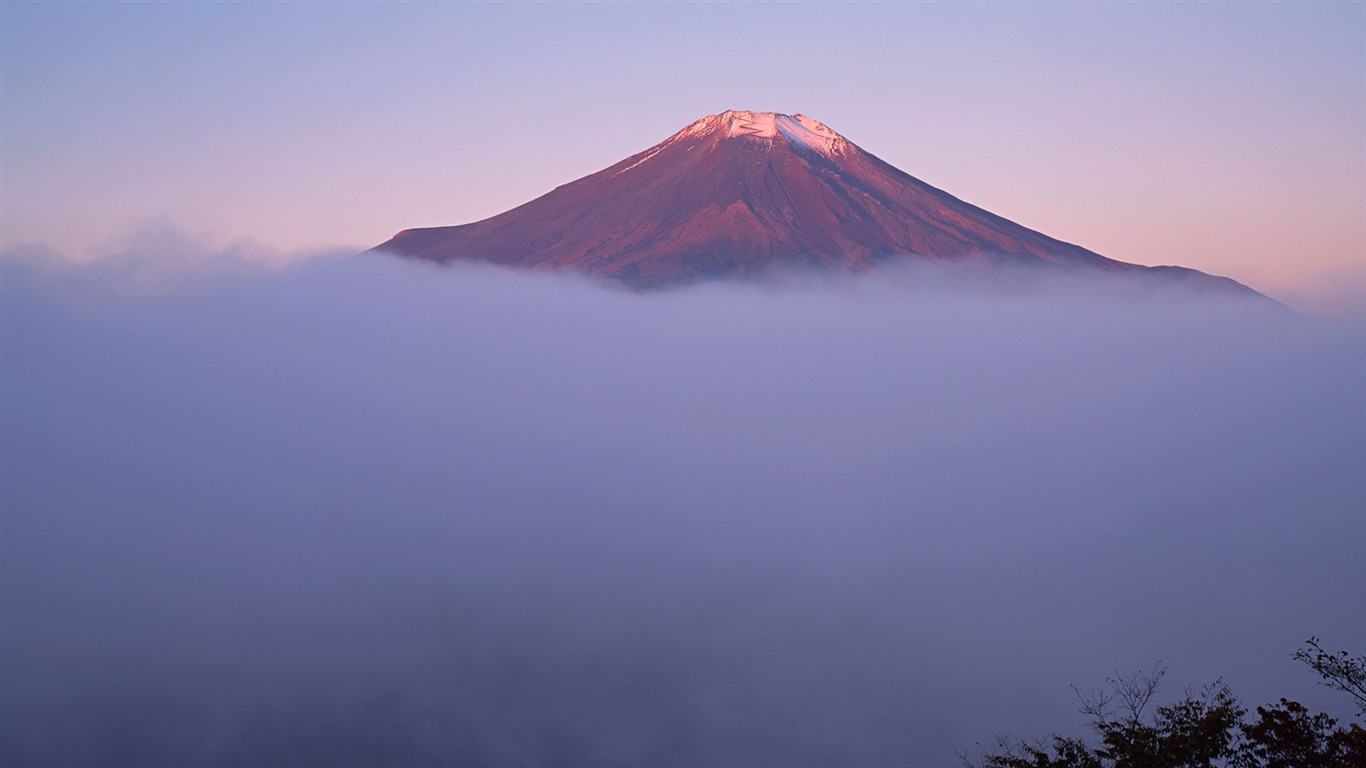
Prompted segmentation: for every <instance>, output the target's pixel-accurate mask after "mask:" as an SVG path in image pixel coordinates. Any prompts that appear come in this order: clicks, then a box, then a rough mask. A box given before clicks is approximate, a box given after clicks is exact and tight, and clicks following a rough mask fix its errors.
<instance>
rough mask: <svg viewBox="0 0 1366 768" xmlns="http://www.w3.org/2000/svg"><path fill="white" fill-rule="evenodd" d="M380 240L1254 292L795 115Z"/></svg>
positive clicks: (553, 255)
mask: <svg viewBox="0 0 1366 768" xmlns="http://www.w3.org/2000/svg"><path fill="white" fill-rule="evenodd" d="M375 250H378V251H386V252H392V253H396V254H399V255H402V256H409V257H415V258H421V259H429V260H432V261H438V262H443V263H446V262H451V261H456V260H465V259H470V260H479V261H487V262H493V263H497V264H506V265H510V266H517V267H524V268H534V269H564V270H572V271H576V272H581V273H586V274H589V275H593V276H596V277H604V278H612V279H615V280H619V281H623V282H625V283H628V284H630V285H633V286H637V287H642V288H651V287H661V286H668V285H677V284H683V283H688V282H693V281H696V280H699V279H704V278H736V277H744V276H748V275H752V274H756V273H759V272H762V271H765V270H769V269H773V268H777V267H784V266H813V267H821V268H827V269H836V270H843V271H864V270H869V269H874V268H876V267H877V266H878V265H881V264H885V263H890V262H895V261H899V260H907V259H909V260H919V261H922V262H923V261H928V262H932V263H937V264H942V265H945V266H952V265H960V264H980V265H993V264H1001V265H1024V266H1032V265H1036V266H1042V267H1048V268H1052V269H1063V270H1069V271H1078V270H1081V271H1097V272H1111V273H1124V274H1128V275H1132V276H1134V277H1138V278H1144V279H1153V280H1158V281H1160V282H1168V281H1179V282H1182V283H1186V284H1188V285H1190V286H1192V287H1195V288H1198V289H1202V290H1213V291H1217V292H1221V293H1232V294H1238V293H1244V294H1249V295H1255V291H1252V290H1251V289H1249V288H1246V287H1245V286H1243V285H1241V284H1239V283H1236V282H1234V281H1233V280H1229V279H1228V278H1223V277H1213V276H1210V275H1206V274H1204V273H1203V272H1197V271H1195V270H1191V269H1185V268H1182V267H1143V266H1139V265H1136V264H1128V263H1125V262H1121V261H1115V260H1113V259H1107V258H1105V257H1104V256H1101V255H1099V254H1096V253H1093V252H1091V251H1088V250H1086V249H1085V248H1081V247H1079V246H1076V245H1072V244H1070V243H1064V242H1062V241H1060V240H1055V239H1053V238H1051V237H1048V236H1047V235H1044V234H1041V233H1039V232H1035V231H1034V230H1032V229H1028V228H1026V227H1022V226H1020V225H1019V224H1016V223H1014V222H1012V221H1009V220H1007V219H1004V218H1002V217H1000V216H997V215H995V214H992V213H990V212H988V211H985V210H982V209H981V208H978V207H976V206H973V205H970V204H968V203H965V202H963V201H962V200H959V199H958V198H956V197H954V196H952V195H950V194H948V193H947V192H944V191H942V190H939V189H936V188H935V187H932V186H930V185H929V184H926V183H924V182H923V181H920V180H919V179H916V178H914V177H912V176H910V175H908V174H906V173H904V172H902V171H900V170H898V169H896V168H894V167H892V166H891V165H889V164H887V163H885V162H883V161H882V160H880V159H878V158H877V157H875V156H873V155H871V154H869V153H868V152H865V151H863V150H862V149H860V148H859V147H858V146H857V145H855V144H854V143H853V142H851V141H849V140H848V139H846V138H844V137H843V136H841V135H839V134H838V133H836V132H835V131H833V130H831V129H830V128H829V127H827V126H826V125H825V124H823V123H821V122H819V121H816V120H813V119H811V118H809V117H806V116H805V115H785V114H780V113H776V112H741V111H734V110H732V111H727V112H722V113H721V114H719V115H708V116H706V117H704V118H702V119H701V120H698V121H696V122H694V123H692V124H690V125H688V126H687V127H685V128H684V129H683V130H681V131H679V132H678V133H675V134H674V135H673V136H670V137H669V138H667V139H665V140H664V141H663V142H660V143H659V144H656V145H655V146H653V147H650V148H649V149H647V150H645V151H643V152H640V153H637V154H635V155H632V156H630V157H628V158H626V159H625V160H622V161H621V162H619V163H617V164H615V165H613V166H610V167H608V168H605V169H603V170H601V171H598V172H597V173H594V174H592V175H590V176H585V177H583V178H581V179H579V180H577V181H573V182H570V183H569V184H565V185H564V186H561V187H556V188H555V189H554V190H552V191H551V192H549V193H547V194H545V195H542V196H541V197H538V198H536V199H535V200H532V201H531V202H529V203H525V204H523V205H520V206H518V207H516V208H513V209H512V210H510V211H506V212H504V213H501V214H499V215H497V216H494V217H492V218H488V219H484V220H483V221H477V222H474V223H473V224H463V225H460V226H453V227H429V228H422V229H408V230H404V231H402V232H399V233H398V234H397V235H395V236H394V237H393V238H392V239H391V240H389V241H388V242H386V243H384V244H382V245H380V246H378V247H377V248H376V249H375Z"/></svg>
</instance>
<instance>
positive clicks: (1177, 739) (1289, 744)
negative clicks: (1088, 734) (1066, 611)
mask: <svg viewBox="0 0 1366 768" xmlns="http://www.w3.org/2000/svg"><path fill="white" fill-rule="evenodd" d="M1294 658H1295V659H1297V660H1299V661H1303V662H1304V663H1305V664H1307V665H1308V666H1309V667H1310V668H1311V669H1313V670H1314V671H1315V672H1317V673H1318V674H1319V675H1320V676H1321V677H1322V678H1323V684H1324V685H1326V686H1328V687H1330V688H1333V689H1334V690H1339V691H1343V692H1345V693H1347V694H1349V695H1351V696H1353V697H1354V698H1355V699H1356V701H1357V705H1358V707H1359V708H1360V710H1361V713H1363V714H1366V657H1356V658H1353V657H1350V656H1348V654H1347V653H1346V652H1341V653H1338V654H1333V653H1329V652H1327V651H1325V650H1323V648H1322V647H1321V646H1320V645H1319V641H1318V639H1317V638H1310V639H1309V640H1308V641H1307V644H1306V647H1305V648H1303V649H1301V650H1299V651H1297V652H1296V653H1295V656H1294ZM1165 675H1166V670H1165V669H1164V668H1162V667H1161V666H1158V667H1156V668H1155V669H1154V670H1152V671H1150V672H1139V673H1137V674H1134V675H1131V676H1129V677H1123V676H1119V675H1116V676H1115V677H1111V678H1107V679H1106V681H1105V683H1106V684H1105V686H1104V687H1102V688H1098V689H1096V690H1094V691H1089V692H1083V691H1080V690H1077V689H1076V688H1075V687H1074V688H1073V690H1076V693H1077V697H1078V699H1079V700H1080V703H1081V712H1082V713H1083V714H1085V715H1087V716H1088V718H1089V726H1090V728H1091V731H1092V732H1093V734H1094V743H1092V742H1088V741H1087V740H1086V739H1081V738H1074V737H1069V736H1062V735H1058V734H1054V735H1052V736H1050V737H1049V738H1048V739H1046V740H1043V741H1037V742H1033V743H1025V742H1020V741H1012V740H1010V739H1006V738H998V739H997V742H996V745H995V748H994V749H993V750H992V751H990V752H986V751H985V750H982V751H983V753H984V754H983V756H982V758H981V759H980V761H976V762H974V761H973V760H972V759H970V758H969V756H968V755H966V754H964V755H962V758H963V764H964V766H966V767H967V768H1366V730H1363V729H1362V728H1361V726H1360V725H1358V724H1356V723H1349V724H1348V725H1347V726H1346V727H1345V728H1344V727H1341V726H1339V725H1338V722H1337V720H1335V719H1334V718H1332V717H1330V716H1328V715H1327V714H1324V713H1317V714H1315V713H1311V712H1310V711H1309V710H1308V709H1307V708H1306V707H1305V706H1304V705H1302V704H1300V703H1299V702H1295V701H1289V700H1287V699H1281V700H1280V702H1279V703H1277V704H1275V705H1271V706H1267V707H1257V708H1256V717H1255V718H1253V719H1247V718H1246V717H1245V716H1246V715H1247V714H1248V712H1247V709H1246V708H1244V707H1243V705H1242V704H1241V703H1240V702H1239V701H1238V699H1237V697H1235V696H1234V695H1233V692H1232V691H1231V690H1230V689H1229V687H1228V686H1227V685H1226V684H1225V683H1224V682H1223V681H1222V680H1216V681H1215V682H1214V683H1212V684H1210V685H1207V686H1205V687H1203V688H1201V689H1200V690H1198V691H1191V690H1190V689H1187V690H1186V691H1185V692H1184V695H1183V696H1182V698H1181V699H1179V700H1178V701H1176V702H1173V703H1171V704H1165V705H1162V706H1157V707H1152V706H1151V705H1152V702H1153V699H1154V697H1155V695H1156V693H1157V691H1158V689H1159V687H1160V686H1161V683H1162V679H1163V677H1165ZM1150 712H1151V714H1150Z"/></svg>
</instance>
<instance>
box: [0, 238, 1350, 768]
mask: <svg viewBox="0 0 1366 768" xmlns="http://www.w3.org/2000/svg"><path fill="white" fill-rule="evenodd" d="M146 255H147V256H148V259H147V260H143V261H139V263H141V264H145V263H162V262H164V261H165V259H163V258H162V257H164V256H166V255H167V254H146ZM171 255H173V254H171ZM172 261H173V259H172ZM0 268H3V273H2V274H0V278H2V279H0V298H2V299H3V300H2V301H0V372H2V374H3V379H0V386H2V388H0V502H2V503H3V517H0V555H2V557H0V617H2V618H3V621H0V719H2V720H3V726H0V754H4V755H6V762H7V764H9V765H14V766H38V765H43V766H87V765H90V766H94V765H100V766H183V765H201V766H247V765H251V766H258V765H259V766H266V765H280V766H285V765H289V766H309V765H319V766H322V765H326V766H346V765H357V766H388V765H392V766H400V765H401V766H409V765H470V766H513V765H516V766H641V765H650V766H659V767H660V768H667V767H668V766H701V765H705V766H751V765H792V766H805V765H833V764H838V765H861V766H863V765H866V766H890V765H916V766H919V765H924V766H934V765H943V766H952V765H957V764H958V758H957V757H956V752H958V751H963V750H970V749H971V748H972V747H973V745H974V744H975V743H977V742H982V743H990V742H991V741H992V739H993V737H994V736H995V735H997V734H1006V733H1009V734H1014V735H1016V736H1022V737H1036V736H1038V737H1041V736H1044V735H1046V734H1047V733H1049V732H1050V731H1054V730H1063V731H1069V732H1078V731H1079V730H1080V725H1081V716H1080V715H1079V714H1078V713H1077V712H1076V703H1075V699H1074V697H1073V694H1072V691H1071V689H1070V688H1069V686H1070V685H1072V684H1076V685H1078V686H1080V687H1082V688H1087V687H1091V686H1094V685H1098V684H1100V683H1101V681H1102V680H1103V678H1104V677H1105V676H1107V675H1111V674H1114V673H1115V672H1116V671H1120V672H1126V671H1134V670H1137V669H1142V668H1151V667H1152V666H1153V665H1155V664H1158V663H1162V664H1165V665H1166V666H1167V667H1168V669H1169V673H1168V680H1171V681H1174V684H1173V686H1172V688H1171V690H1169V691H1168V693H1169V694H1171V695H1176V694H1178V693H1179V688H1180V686H1181V685H1186V684H1189V685H1197V686H1198V685H1200V684H1202V683H1206V682H1210V681H1212V680H1213V679H1215V678H1217V677H1221V676H1222V677H1223V678H1224V679H1225V680H1227V681H1228V682H1229V683H1230V685H1231V686H1232V688H1233V690H1234V691H1235V693H1237V694H1238V695H1239V696H1240V697H1241V698H1242V699H1243V700H1244V702H1246V703H1249V704H1253V705H1255V704H1261V703H1266V702H1270V701H1274V700H1275V699H1277V698H1279V697H1281V696H1286V697H1288V698H1292V699H1298V700H1301V701H1303V702H1305V703H1306V705H1308V706H1310V707H1311V708H1314V709H1326V710H1329V711H1331V712H1335V713H1338V714H1344V715H1345V714H1348V713H1349V708H1348V707H1347V702H1342V701H1339V700H1338V695H1337V694H1334V693H1333V692H1331V691H1326V690H1324V689H1322V688H1321V687H1319V686H1317V685H1316V684H1315V683H1316V681H1315V680H1314V678H1313V676H1312V673H1310V672H1309V671H1308V670H1306V669H1303V668H1302V667H1301V666H1300V665H1298V664H1296V663H1295V662H1294V661H1292V660H1291V658H1290V656H1291V654H1292V653H1293V652H1294V650H1295V649H1297V648H1298V647H1300V645H1301V644H1302V643H1303V641H1304V640H1305V639H1306V638H1307V637H1309V636H1310V635H1317V636H1319V637H1320V638H1323V640H1324V642H1325V645H1326V646H1328V647H1332V648H1346V649H1354V650H1355V651H1357V652H1359V651H1360V650H1361V649H1362V648H1363V647H1366V623H1364V622H1363V621H1362V611H1361V606H1362V605H1366V565H1363V563H1366V559H1363V556H1362V555H1363V545H1364V544H1366V516H1363V514H1362V511H1363V510H1366V472H1364V471H1363V470H1364V469H1366V398H1363V396H1362V393H1363V392H1366V337H1364V336H1366V335H1364V334H1363V332H1362V325H1361V323H1360V322H1356V321H1353V322H1336V323H1324V322H1317V321H1313V320H1309V319H1306V318H1304V317H1300V316H1298V315H1295V314H1294V313H1291V312H1289V311H1286V310H1284V309H1283V308H1281V307H1278V306H1274V305H1272V304H1270V303H1262V302H1253V301H1240V300H1231V299H1218V298H1212V297H1194V296H1186V295H1180V294H1170V295H1165V296H1162V295H1135V294H1127V293H1123V292H1117V291H1115V290H1113V289H1112V288H1109V287H1106V286H1103V285H1098V284H1091V283H1088V282H1086V281H1084V280H1070V281H1067V282H1066V283H1056V284H1042V283H1040V282H1038V280H1037V279H1035V280H1034V281H1033V282H1031V283H1030V285H1029V287H1028V288H1027V289H1017V288H1013V287H1012V286H1013V285H1014V283H1011V282H1010V281H1006V282H1004V283H997V284H992V285H988V286H986V287H984V288H978V289H975V290H964V289H963V286H961V285H956V286H946V285H942V284H939V283H934V282H933V281H929V282H930V283H932V284H930V285H927V280H926V279H925V275H924V274H923V273H917V272H914V271H908V272H905V273H898V274H895V275H892V276H890V277H889V278H887V279H881V278H879V279H853V278H851V279H849V280H844V281H839V282H835V283H829V282H821V281H818V280H791V281H785V282H783V283H781V284H770V285H764V286H748V287H743V286H742V287H736V286H718V285H712V286H699V287H695V288H689V289H683V290H678V291H670V292H655V293H633V292H629V291H624V290H613V289H610V288H604V287H602V286H599V285H595V284H590V283H586V282H582V281H578V280H573V279H566V278H562V277H556V276H549V275H540V274H528V273H515V272H508V271H502V270H497V269H492V268H481V267H460V268H437V267H433V266H429V265H424V264H416V263H412V262H406V261H400V260H398V259H392V260H390V259H386V258H381V257H376V256H363V257H356V258H350V259H335V258H333V259H319V260H315V261H313V262H309V263H305V264H302V265H295V266H293V267H290V268H284V269H265V268H261V267H259V266H251V267H234V268H232V269H225V270H219V271H216V272H213V273H212V274H208V275H200V276H198V277H197V278H196V279H193V280H184V281H179V282H176V283H174V284H169V285H161V284H155V283H149V282H148V281H147V280H146V279H145V278H146V275H145V274H144V273H143V272H138V271H136V270H133V271H131V272H130V274H134V275H135V278H134V279H130V280H123V279H120V278H119V277H118V275H119V270H120V269H121V268H120V267H118V266H114V267H110V266H102V267H99V268H98V269H97V268H95V267H84V268H66V269H63V270H52V269H45V268H42V267H38V266H35V265H34V264H32V263H27V262H24V261H22V260H18V259H13V258H10V259H6V260H0Z"/></svg>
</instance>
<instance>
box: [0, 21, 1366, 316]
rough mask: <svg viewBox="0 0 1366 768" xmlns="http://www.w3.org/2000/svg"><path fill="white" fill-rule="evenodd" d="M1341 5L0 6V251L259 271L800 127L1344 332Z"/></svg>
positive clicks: (1363, 131)
mask: <svg viewBox="0 0 1366 768" xmlns="http://www.w3.org/2000/svg"><path fill="white" fill-rule="evenodd" d="M1363 40H1366V4H1363V3H1294V4H1281V3H1259V4H1223V3H1220V4H1212V3H1211V4H1202V3H1185V4H1170V3H1168V4H1104V5H1100V4H1092V5H1084V4H1062V3H1058V4H1027V3H1018V4H1005V3H978V4H896V3H867V4H857V3H855V4H818V3H750V4H741V5H731V4H720V3H675V4H653V3H651V4H645V3H639V4H637V3H612V4H568V3H566V4H549V3H524V4H511V3H497V4H496V3H470V4H453V3H452V4H436V3H413V4H392V3H389V4H369V3H344V4H343V3H288V4H286V3H278V4H277V3H182V4H172V3H14V2H7V3H4V4H2V5H0V78H2V80H0V138H2V141H3V145H2V146H0V182H2V188H0V194H2V195H3V198H0V248H4V249H13V248H16V247H20V246H28V245H34V244H43V245H46V246H49V247H51V248H53V249H55V251H56V252H57V253H59V254H61V255H62V256H64V257H66V258H74V259H82V260H84V259H88V258H93V257H95V256H98V255H100V254H104V253H109V252H113V251H116V250H117V249H118V245H117V244H118V243H119V242H120V240H121V239H126V238H128V237H129V236H130V235H131V234H132V233H136V232H138V231H143V230H146V229H148V228H153V229H155V228H165V227H169V228H174V229H178V230H183V231H185V232H188V233H190V234H191V235H192V236H194V237H195V238H199V239H201V240H203V241H205V242H209V243H228V242H234V241H240V240H249V241H253V242H256V243H260V244H261V245H263V246H265V247H267V248H269V249H275V250H276V251H277V252H279V253H283V254H289V253H304V252H310V251H314V250H317V249H320V248H324V247H333V246H355V247H368V246H371V245H374V244H376V243H379V242H381V241H383V240H385V239H386V238H388V237H389V236H390V235H392V234H393V233H394V232H395V231H397V230H400V229H404V228H408V227H415V226H431V225H443V224H458V223H464V222H469V221H474V220H478V219H480V218H484V217H486V216H489V215H492V214H495V213H498V212H500V211H502V210H505V209H507V208H510V207H512V206H514V205H517V204H519V203H522V202H525V201H526V200H529V199H531V198H533V197H535V196H538V195H540V194H542V193H544V192H546V191H549V190H550V189H551V188H553V187H555V186H557V185H559V184H563V183H565V182H568V181H571V180H573V179H575V178H578V177H580V176H583V175H585V174H588V173H591V172H593V171H596V170H598V169H600V168H602V167H605V166H607V165H609V164H611V163H613V162H615V161H617V160H619V159H621V158H623V157H625V156H627V155H629V154H632V153H634V152H637V151H640V150H642V149H644V148H646V147H648V146H650V145H652V144H654V143H656V142H658V141H661V140H663V139H664V138H665V137H667V136H668V135H670V134H671V133H673V132H674V131H676V130H678V129H679V128H681V127H682V126H683V125H685V124H687V123H688V122H690V121H692V120H695V119H697V118H699V117H701V116H703V115H705V114H709V113H715V112H719V111H721V110H724V109H728V108H741V109H753V110H774V111H781V112H801V113H804V114H808V115H811V116H813V117H815V118H817V119H819V120H822V121H824V122H825V123H827V124H829V125H830V126H831V127H832V128H834V129H835V130H837V131H839V132H841V133H842V134H844V135H845V136H846V137H848V138H849V139H850V140H852V141H854V142H855V143H857V144H859V145H860V146H862V147H863V148H865V149H867V150H868V151H870V152H873V153H874V154H876V155H878V156H880V157H882V158H884V159H886V160H888V161H889V162H891V163H893V164H894V165H896V166H898V167H900V168H902V169H903V170H905V171H907V172H909V173H911V174H912V175H914V176H917V177H919V178H921V179H923V180H925V181H927V182H929V183H931V184H934V185H936V186H939V187H941V188H943V189H945V190H947V191H948V192H950V193H952V194H955V195H957V196H959V197H961V198H963V199H965V200H968V201H970V202H972V203H975V204H977V205H980V206H982V207H984V208H987V209H988V210H991V211H993V212H996V213H999V214H1001V215H1004V216H1006V217H1007V218H1010V219H1013V220H1015V221H1017V222H1019V223H1021V224H1024V225H1026V226H1029V227H1032V228H1035V229H1038V230H1040V231H1043V232H1045V233H1047V234H1050V235H1052V236H1055V237H1058V238H1060V239H1063V240H1067V241H1071V242H1075V243H1078V244H1080V245H1083V246H1085V247H1088V248H1091V249H1092V250H1095V251H1098V252H1100V253H1102V254H1104V255H1106V256H1110V257H1112V258H1117V259H1122V260H1126V261H1132V262H1137V263H1142V264H1165V263H1177V264H1183V265H1187V266H1192V267H1195V268H1198V269H1203V270H1206V271H1210V272H1214V273H1218V274H1224V275H1228V276H1231V277H1234V278H1236V279H1238V280H1241V281H1243V282H1246V283H1248V284H1250V285H1252V286H1253V287H1255V288H1258V289H1261V290H1263V291H1266V292H1268V293H1271V294H1272V295H1274V296H1277V297H1279V298H1283V299H1287V300H1290V301H1291V302H1292V303H1295V302H1298V303H1300V304H1301V305H1305V304H1309V305H1313V304H1319V305H1333V306H1337V307H1343V306H1354V307H1357V308H1360V307H1361V306H1363V305H1366V45H1363Z"/></svg>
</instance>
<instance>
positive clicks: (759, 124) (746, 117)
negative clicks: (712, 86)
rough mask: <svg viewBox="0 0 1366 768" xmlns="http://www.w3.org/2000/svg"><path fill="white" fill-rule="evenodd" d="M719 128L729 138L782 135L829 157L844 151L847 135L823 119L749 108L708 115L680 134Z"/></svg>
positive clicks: (702, 132)
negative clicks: (822, 120)
mask: <svg viewBox="0 0 1366 768" xmlns="http://www.w3.org/2000/svg"><path fill="white" fill-rule="evenodd" d="M713 131H715V132H718V133H720V134H721V135H723V136H725V137H726V138H747V139H756V140H762V139H767V140H768V141H769V142H772V141H773V140H774V139H777V138H780V137H781V138H782V139H783V140H784V141H786V142H787V143H788V144H789V145H791V146H793V147H794V148H798V147H800V148H804V149H809V150H812V151H815V152H818V153H820V154H822V155H825V156H826V157H834V156H836V155H838V154H841V153H842V152H844V151H845V149H846V147H847V146H848V145H849V142H848V140H847V139H845V138H844V137H843V136H841V135H839V134H838V133H835V132H834V131H832V130H831V129H830V128H829V127H827V126H826V125H825V124H824V123H822V122H820V121H818V120H813V119H811V118H809V117H807V116H806V115H784V114H782V113H780V112H748V111H744V110H735V109H732V110H727V111H725V112H722V113H721V114H719V115H707V116H706V117H704V118H702V119H701V120H698V121H697V122H695V123H693V124H692V125H689V126H688V127H686V128H684V129H683V130H682V131H680V132H679V133H678V134H677V138H683V137H686V136H697V135H701V134H706V133H711V132H713Z"/></svg>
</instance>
